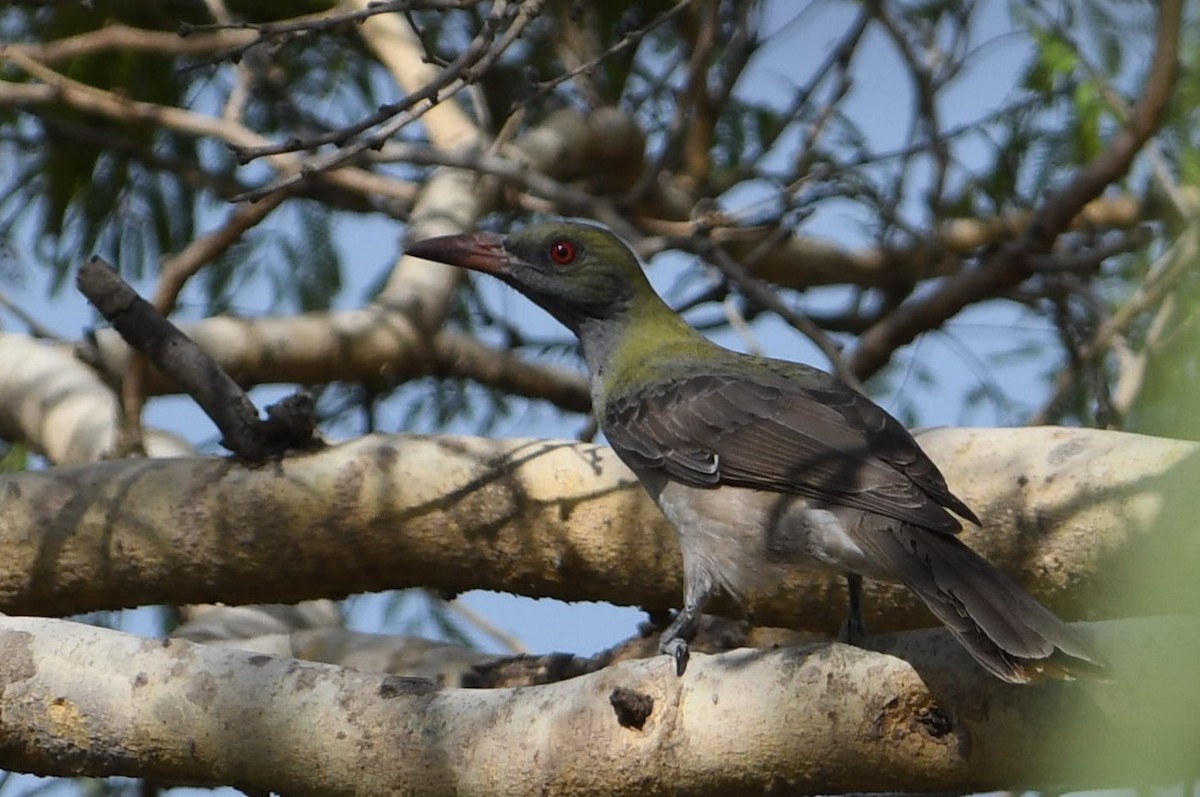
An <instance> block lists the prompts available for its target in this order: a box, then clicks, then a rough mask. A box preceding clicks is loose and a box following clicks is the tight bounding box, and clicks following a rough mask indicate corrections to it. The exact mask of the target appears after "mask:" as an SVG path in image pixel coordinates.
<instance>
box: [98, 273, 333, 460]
mask: <svg viewBox="0 0 1200 797" xmlns="http://www.w3.org/2000/svg"><path fill="white" fill-rule="evenodd" d="M77 285H78V287H79V290H80V292H82V293H83V295H84V296H86V297H87V299H88V301H90V302H91V303H92V304H93V305H95V306H96V308H97V309H98V310H99V311H100V312H101V313H102V314H103V315H104V317H105V318H106V319H108V321H109V322H110V323H111V324H112V325H113V327H114V328H116V330H117V331H118V332H119V333H120V334H121V337H123V338H124V339H125V340H126V341H127V342H128V343H129V345H130V346H131V347H133V348H134V349H136V350H137V351H138V352H140V353H141V354H143V355H144V356H145V357H146V358H147V359H149V360H150V361H151V362H152V363H154V365H155V366H156V367H157V368H158V369H159V370H160V371H162V372H163V373H164V374H165V375H166V376H167V377H168V378H171V379H174V380H175V381H176V382H178V383H179V384H180V386H182V387H183V388H184V390H186V391H187V393H188V394H189V395H190V396H192V398H194V399H195V400H196V403H197V404H199V405H200V407H201V408H202V409H203V410H204V412H205V413H206V414H207V415H208V417H210V418H212V420H213V422H214V423H216V425H217V428H218V429H220V430H221V434H222V440H221V443H222V445H224V446H225V447H227V448H229V449H230V450H231V451H233V452H234V453H235V454H237V455H238V456H239V457H240V458H242V459H243V460H245V461H247V462H252V463H259V462H264V461H266V460H267V459H270V458H272V457H276V456H279V455H281V454H283V453H284V452H285V451H287V450H292V449H300V448H313V447H319V446H320V445H322V444H321V442H320V440H319V439H318V438H316V437H314V431H315V427H314V425H313V424H314V422H315V415H314V413H313V412H312V406H311V399H309V400H308V402H307V404H306V402H305V399H304V397H303V396H302V395H297V396H293V397H291V398H290V399H285V400H284V401H283V402H280V403H279V404H277V405H275V406H274V407H272V408H271V410H270V411H269V416H270V417H269V418H268V420H266V421H262V420H260V419H259V417H258V410H257V409H256V408H255V406H254V404H253V403H252V402H251V401H250V399H249V397H247V396H246V393H245V391H244V390H242V389H241V388H240V387H239V386H238V384H237V382H235V381H234V380H233V379H231V378H230V376H229V374H227V373H226V372H225V371H224V370H223V369H222V368H221V366H220V365H218V364H217V363H216V361H215V360H213V359H212V358H211V357H209V356H208V355H207V354H205V353H204V350H203V349H201V348H200V347H199V346H197V345H196V344H195V343H194V342H193V341H192V340H190V339H189V338H188V337H187V336H186V335H184V334H183V333H182V332H181V331H180V330H179V328H178V327H176V326H175V325H174V324H172V323H171V322H170V321H168V320H167V319H166V318H164V317H163V316H162V315H160V314H159V313H158V312H157V311H155V309H154V307H153V306H152V305H151V304H150V303H149V302H147V301H146V300H145V299H142V298H141V297H140V296H138V295H137V293H136V292H135V291H134V290H133V288H131V287H130V286H129V285H128V283H126V282H125V281H124V280H123V279H121V277H120V275H118V274H117V272H116V271H115V270H114V269H113V268H112V267H111V266H109V265H108V264H107V263H105V262H104V261H102V260H100V259H99V258H96V257H93V258H92V259H91V260H88V261H87V262H86V263H84V264H83V265H82V266H81V267H80V269H79V275H78V278H77Z"/></svg>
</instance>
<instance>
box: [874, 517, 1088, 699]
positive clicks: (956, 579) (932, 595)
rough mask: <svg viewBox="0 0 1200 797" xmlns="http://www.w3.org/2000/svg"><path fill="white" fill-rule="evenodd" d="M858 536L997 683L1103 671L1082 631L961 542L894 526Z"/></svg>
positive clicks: (891, 523)
mask: <svg viewBox="0 0 1200 797" xmlns="http://www.w3.org/2000/svg"><path fill="white" fill-rule="evenodd" d="M864 525H865V526H870V525H872V524H869V523H868V524H864ZM857 531H858V532H859V533H857V534H856V535H855V536H856V538H857V541H858V542H859V544H860V545H861V546H862V547H864V548H865V549H867V550H868V552H869V553H871V554H873V555H874V557H875V558H876V561H878V562H879V563H881V564H882V565H883V566H884V567H885V568H886V569H887V570H888V571H889V572H890V573H891V574H892V575H893V576H894V577H895V578H896V579H897V580H898V581H900V582H901V583H903V584H904V585H905V586H907V587H908V588H909V589H911V590H912V591H913V592H915V593H916V594H917V596H918V597H919V598H920V599H921V600H922V601H923V602H924V603H925V605H926V606H928V607H929V609H930V610H931V611H932V612H933V613H934V615H935V616H936V617H937V618H938V619H939V620H941V621H942V622H943V623H944V624H945V625H946V627H947V628H948V629H949V630H950V632H951V633H952V634H954V636H955V637H957V638H958V640H959V641H960V642H961V643H962V644H963V646H964V647H965V648H966V649H967V650H968V651H969V652H970V654H971V655H972V656H973V657H974V658H975V660H976V661H978V662H979V663H980V664H981V665H982V666H983V667H984V668H985V669H987V670H988V671H989V672H991V673H993V674H994V675H996V676H997V677H998V678H1001V679H1003V680H1005V681H1009V682H1012V683H1028V682H1029V681H1031V680H1037V679H1040V678H1042V677H1046V676H1067V677H1071V676H1075V675H1081V674H1093V675H1094V674H1099V673H1101V672H1102V671H1103V669H1104V663H1103V660H1102V659H1101V657H1100V655H1099V654H1098V653H1097V652H1096V651H1095V649H1094V648H1093V647H1092V645H1091V644H1090V643H1089V642H1088V641H1087V640H1086V639H1085V638H1084V637H1083V635H1082V634H1080V633H1079V632H1078V631H1077V630H1076V629H1073V628H1071V627H1070V626H1068V625H1067V624H1066V623H1064V622H1063V621H1062V620H1060V619H1058V617H1057V616H1055V615H1054V613H1053V612H1051V611H1050V610H1049V609H1047V608H1046V607H1045V606H1042V605H1041V604H1040V603H1038V602H1037V601H1036V600H1034V598H1033V596H1031V595H1030V594H1029V593H1028V592H1026V591H1025V590H1024V589H1023V588H1022V587H1021V586H1020V585H1019V584H1017V582H1015V581H1014V580H1013V579H1011V578H1009V577H1008V576H1007V575H1005V574H1004V573H1003V572H1001V571H1000V570H998V569H997V568H996V567H995V566H993V565H992V564H991V563H989V562H988V561H987V560H986V559H984V558H983V557H981V556H979V554H977V553H975V552H974V551H972V550H971V549H970V548H968V547H967V546H966V545H965V544H963V542H962V541H961V540H959V539H958V538H957V537H952V536H949V535H945V534H932V533H930V532H928V531H925V530H924V529H921V528H918V527H916V526H913V525H910V524H908V523H896V522H895V521H890V522H889V523H888V527H887V529H882V528H879V527H874V528H863V527H861V526H860V528H859V529H858V530H857Z"/></svg>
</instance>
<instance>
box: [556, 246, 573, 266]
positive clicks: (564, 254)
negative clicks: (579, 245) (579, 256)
mask: <svg viewBox="0 0 1200 797" xmlns="http://www.w3.org/2000/svg"><path fill="white" fill-rule="evenodd" d="M550 259H551V260H553V261H554V262H555V263H558V264H559V265H560V266H569V265H571V263H573V262H574V261H575V244H574V243H572V242H571V241H565V240H564V241H555V242H554V243H552V244H550Z"/></svg>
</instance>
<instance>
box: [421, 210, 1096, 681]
mask: <svg viewBox="0 0 1200 797" xmlns="http://www.w3.org/2000/svg"><path fill="white" fill-rule="evenodd" d="M407 254H408V255H410V256H413V257H417V258H422V259H425V260H431V261H435V262H439V263H444V264H448V265H452V266H458V267H461V268H466V269H470V270H474V271H477V272H481V273H485V274H490V275H492V276H494V277H498V278H499V279H500V280H502V281H504V282H506V283H508V284H509V285H510V286H512V287H513V288H515V289H516V290H518V291H519V292H521V293H523V294H525V296H527V297H528V298H529V299H531V300H532V301H533V302H535V303H536V304H538V305H540V306H541V307H542V308H543V309H544V310H546V311H547V312H548V313H549V314H550V315H552V316H553V317H554V318H556V319H557V320H558V321H559V322H561V323H562V324H563V325H564V326H566V327H567V328H568V329H569V330H570V331H571V332H572V333H574V334H575V336H576V337H577V338H578V339H579V341H580V343H581V346H582V352H583V359H584V360H585V362H586V364H587V368H588V373H589V379H590V387H591V398H592V409H593V412H594V414H595V417H596V420H597V422H598V426H599V428H600V430H601V431H602V432H603V433H604V437H605V439H606V440H607V442H608V444H609V445H610V446H611V447H612V448H613V450H614V451H615V452H616V454H617V456H618V457H619V458H620V459H621V461H622V462H624V463H625V464H626V465H627V466H628V467H629V469H630V470H632V471H633V473H634V474H635V475H636V476H637V478H638V480H639V481H640V482H641V484H642V486H643V487H644V488H645V490H646V492H648V493H649V495H650V497H651V498H652V499H653V500H654V502H655V503H656V504H657V506H658V508H659V509H660V510H661V511H662V514H663V515H664V516H666V518H667V520H668V521H669V523H670V525H671V526H673V527H674V529H675V531H676V533H677V536H678V539H679V545H680V551H681V553H682V558H683V574H684V594H683V605H682V608H681V609H680V610H679V611H678V612H677V613H676V615H675V616H674V618H673V620H672V621H671V622H670V624H669V625H668V627H667V628H666V630H665V631H664V632H663V633H662V635H661V637H660V640H659V645H658V648H659V651H660V652H661V653H665V654H667V655H669V656H671V657H672V658H673V659H674V662H675V669H676V672H677V673H678V674H680V675H682V674H683V673H684V671H685V669H686V667H687V663H688V657H689V652H688V642H689V641H690V640H691V639H692V638H693V637H694V636H695V633H696V631H697V629H698V627H699V624H700V618H701V614H702V611H703V609H704V607H705V604H706V603H707V602H708V601H709V599H710V598H711V597H712V596H713V595H714V594H715V592H716V591H717V590H718V589H721V590H724V591H725V592H726V593H728V594H729V595H730V596H732V597H733V598H734V599H735V600H736V599H739V598H741V597H742V596H743V595H746V594H747V593H749V592H751V591H756V590H771V589H774V588H775V587H776V586H777V585H778V584H779V582H780V581H781V580H782V578H783V577H784V575H785V574H786V573H787V572H789V571H790V570H792V569H796V568H800V569H805V570H816V571H826V572H830V573H845V574H851V578H852V581H851V584H852V585H853V584H854V580H855V579H858V578H859V577H862V576H865V577H867V578H870V579H873V580H878V581H883V582H890V583H897V582H898V583H901V584H903V585H905V586H906V587H908V589H910V590H911V591H912V592H914V593H915V594H916V596H917V597H918V598H920V600H921V601H922V602H923V603H924V604H925V605H926V606H927V607H929V609H930V610H931V611H932V613H933V615H934V616H935V617H937V618H938V620H940V621H941V622H942V623H943V624H944V625H945V626H946V627H947V628H948V629H949V631H950V633H951V634H953V635H954V636H955V637H956V638H957V639H958V641H959V642H960V643H961V644H962V645H963V646H964V647H965V648H966V650H967V651H968V652H969V653H970V654H971V656H972V657H974V659H975V661H977V662H978V663H979V664H980V665H981V666H982V667H983V668H984V669H985V670H987V671H988V672H990V673H992V674H993V675H995V676H997V677H998V678H1000V679H1002V680H1004V681H1008V682H1012V683H1028V682H1031V681H1038V680H1042V679H1043V678H1047V677H1067V678H1070V677H1076V676H1078V675H1080V674H1096V673H1099V672H1102V671H1103V670H1104V667H1105V665H1104V663H1103V661H1102V659H1101V657H1100V655H1099V654H1098V653H1097V652H1096V650H1095V649H1094V647H1093V645H1092V644H1091V642H1090V641H1089V640H1088V639H1087V638H1086V637H1085V636H1084V635H1083V634H1082V633H1081V632H1080V631H1079V630H1078V629H1076V628H1072V627H1071V626H1069V625H1067V624H1066V623H1064V622H1063V621H1062V620H1060V619H1059V618H1058V617H1057V616H1056V615H1055V614H1054V613H1053V612H1051V611H1050V610H1049V609H1047V608H1045V607H1044V606H1043V605H1042V604H1040V603H1038V601H1037V600H1036V599H1034V598H1033V597H1032V596H1031V595H1030V594H1029V593H1028V592H1026V591H1025V590H1024V589H1023V588H1022V587H1021V586H1020V585H1018V584H1017V582H1016V581H1014V580H1013V579H1012V578H1011V577H1009V576H1008V575H1006V574H1005V573H1003V572H1002V571H1001V570H999V569H998V568H996V567H995V566H994V565H992V564H991V563H989V562H988V561H987V560H986V559H984V558H983V557H982V556H980V555H979V554H977V553H975V552H974V551H973V550H971V548H969V547H968V546H967V545H966V544H965V543H963V542H962V540H961V539H959V537H958V536H957V535H958V532H959V531H960V530H961V528H962V523H961V522H960V520H959V518H962V519H965V520H967V521H970V522H971V523H973V524H975V525H980V520H979V518H978V517H977V516H976V514H975V513H974V512H973V511H972V510H971V508H970V507H969V506H967V505H966V504H965V503H964V502H963V501H962V500H960V499H959V498H958V497H957V496H955V495H954V494H953V493H952V492H951V491H950V489H949V487H948V486H947V483H946V480H945V478H944V477H943V475H942V473H941V472H940V471H939V470H938V468H937V466H936V465H935V464H934V463H933V461H932V460H931V459H930V458H929V456H928V455H926V453H925V452H924V451H923V450H922V449H921V447H920V445H919V444H918V443H917V442H916V440H915V439H914V438H913V436H912V435H911V434H910V433H909V432H908V430H907V429H906V428H905V427H904V426H903V424H901V423H900V422H899V421H898V420H896V419H895V418H894V417H892V416H891V415H889V414H888V413H887V412H886V411H885V410H884V409H883V408H881V407H880V406H878V405H877V404H875V403H874V402H873V401H871V400H870V399H869V398H867V397H866V396H864V395H863V394H862V393H859V392H858V391H856V390H854V389H853V388H851V387H849V386H848V385H847V384H845V383H844V382H842V381H841V380H839V379H837V378H836V377H834V376H833V375H831V374H828V373H826V372H825V371H822V370H820V369H818V368H816V367H813V366H810V365H806V364H802V363H796V362H790V361H785V360H778V359H771V358H767V357H762V356H755V355H748V354H742V353H739V352H735V351H732V350H729V349H726V348H723V347H721V346H720V345H718V344H716V343H715V342H713V341H711V340H709V339H708V338H707V337H705V336H704V335H703V334H702V333H700V332H699V331H697V330H696V329H694V328H693V327H691V326H690V325H689V324H688V323H687V322H686V321H685V320H684V319H683V318H682V317H681V316H679V315H678V314H677V313H676V312H675V311H674V310H672V309H671V307H670V306H669V305H668V304H667V303H666V302H665V301H664V300H663V299H662V298H661V297H660V296H659V295H658V294H657V293H656V292H655V290H654V288H653V287H652V286H651V284H650V282H649V280H648V279H647V277H646V275H645V273H644V271H643V268H642V266H641V263H640V262H639V260H638V258H637V256H636V255H635V254H634V253H633V251H632V250H631V249H630V247H629V246H628V245H626V244H625V242H624V241H622V240H621V239H620V238H619V237H617V236H616V235H615V234H613V233H612V232H610V231H609V230H608V229H607V228H605V227H601V226H599V225H595V224H591V223H584V222H577V221H568V220H551V221H544V222H537V223H532V224H530V225H528V226H525V227H523V228H520V229H518V230H516V231H513V232H510V233H508V234H498V233H493V232H486V231H479V232H471V233H463V234H457V235H444V236H439V237H435V238H429V239H426V240H423V241H419V242H416V243H415V244H413V245H410V246H409V247H408V248H407ZM956 516H957V517H956Z"/></svg>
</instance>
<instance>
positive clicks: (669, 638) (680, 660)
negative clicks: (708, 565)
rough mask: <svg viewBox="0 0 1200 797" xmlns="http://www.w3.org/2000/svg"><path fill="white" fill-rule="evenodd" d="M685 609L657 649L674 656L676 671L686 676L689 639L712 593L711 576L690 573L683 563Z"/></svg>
mask: <svg viewBox="0 0 1200 797" xmlns="http://www.w3.org/2000/svg"><path fill="white" fill-rule="evenodd" d="M683 579H684V587H683V608H682V609H680V611H679V613H678V614H676V615H675V619H674V620H672V621H671V624H670V625H669V626H667V630H666V631H663V635H662V636H661V637H659V639H658V650H659V652H660V653H666V654H667V655H668V656H670V657H671V658H673V659H675V674H676V675H683V672H684V670H686V669H687V664H688V642H690V641H691V640H692V638H693V637H695V636H696V631H697V630H698V629H699V628H700V616H701V614H702V613H703V612H704V604H706V603H708V599H709V597H711V596H712V591H713V587H712V579H711V578H710V577H709V575H708V574H707V573H691V572H688V568H687V566H686V564H685V566H684V575H683Z"/></svg>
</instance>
